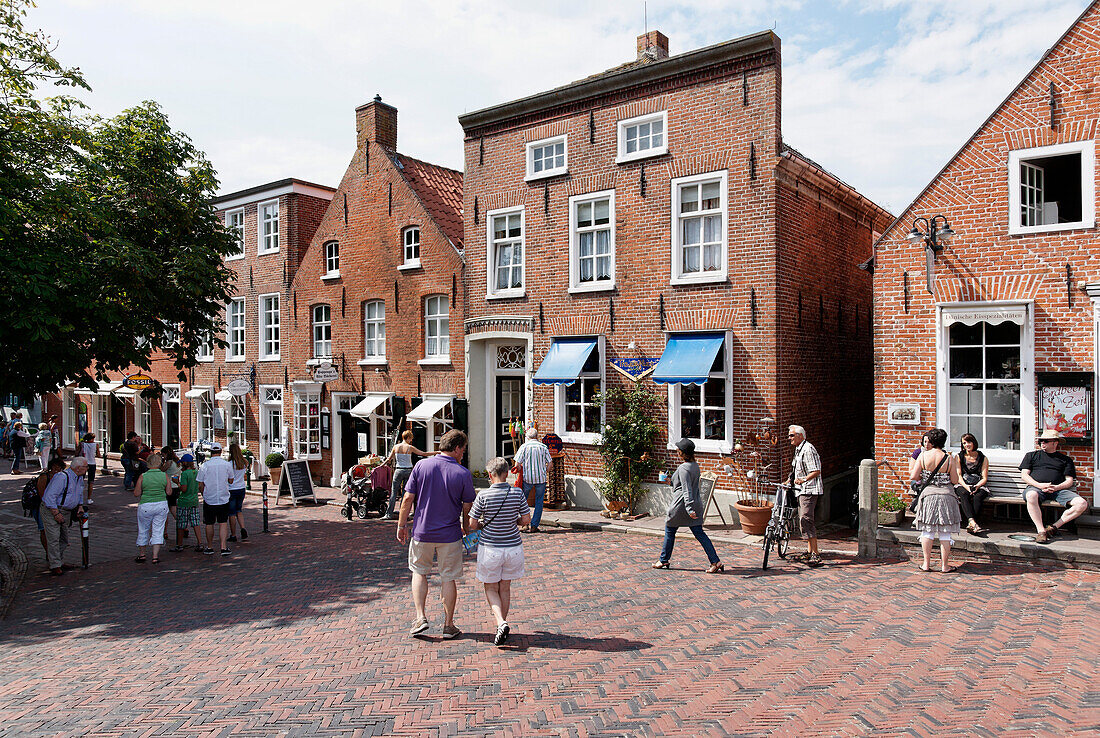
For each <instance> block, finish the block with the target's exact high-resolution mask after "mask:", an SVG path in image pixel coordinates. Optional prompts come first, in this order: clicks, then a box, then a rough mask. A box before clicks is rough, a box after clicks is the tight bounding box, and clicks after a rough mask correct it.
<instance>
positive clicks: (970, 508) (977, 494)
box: [955, 433, 990, 536]
mask: <svg viewBox="0 0 1100 738" xmlns="http://www.w3.org/2000/svg"><path fill="white" fill-rule="evenodd" d="M959 446H960V450H959V483H958V484H957V485H955V495H956V496H957V497H958V498H959V506H960V507H961V508H962V513H963V515H964V516H965V517H966V518H967V520H968V521H969V522H968V523H967V525H966V530H967V532H968V533H970V534H971V535H975V536H984V535H985V534H986V532H987V531H986V529H985V528H983V527H982V526H981V525H979V524H978V513H980V512H981V511H982V503H983V502H985V498H987V497H989V494H990V492H989V488H988V487H986V484H987V483H988V482H989V459H987V458H986V457H985V454H983V453H982V452H981V450H980V449H979V448H978V439H977V438H975V437H974V434H973V433H963V435H962V438H961V439H960V442H959Z"/></svg>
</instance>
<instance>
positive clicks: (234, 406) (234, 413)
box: [226, 397, 247, 447]
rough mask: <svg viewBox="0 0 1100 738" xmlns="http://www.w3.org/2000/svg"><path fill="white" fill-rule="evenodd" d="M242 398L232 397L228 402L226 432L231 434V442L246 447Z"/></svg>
mask: <svg viewBox="0 0 1100 738" xmlns="http://www.w3.org/2000/svg"><path fill="white" fill-rule="evenodd" d="M244 418H245V415H244V397H234V398H233V399H232V400H230V401H229V423H227V427H226V430H227V431H229V433H232V434H233V440H234V441H236V442H237V443H239V444H240V445H241V446H242V447H244V446H245V445H246V440H247V438H246V436H245V432H244V431H245V419H244Z"/></svg>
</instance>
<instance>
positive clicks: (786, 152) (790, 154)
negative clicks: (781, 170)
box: [779, 141, 894, 218]
mask: <svg viewBox="0 0 1100 738" xmlns="http://www.w3.org/2000/svg"><path fill="white" fill-rule="evenodd" d="M779 156H780V158H783V159H787V160H788V161H791V162H795V163H796V164H797V165H799V166H802V167H805V168H807V169H810V170H812V171H815V172H817V173H818V175H819V176H821V177H824V178H825V179H827V180H830V181H832V182H833V183H834V186H836V187H837V188H838V189H840V190H843V191H845V192H847V193H849V194H850V195H853V196H855V198H856V200H857V201H860V202H864V203H867V205H868V206H869V207H870V208H872V209H874V210H878V211H880V212H881V213H883V214H884V215H885V217H887V218H893V217H894V214H893V213H891V212H890V211H889V210H887V209H886V208H884V207H883V206H881V205H879V204H878V203H877V202H875V201H874V200H872V199H871V198H869V197H867V196H866V195H864V194H863V193H862V192H860V191H859V190H857V189H856V188H855V187H854V186H852V185H850V184H848V183H847V182H845V181H844V180H843V179H841V178H840V177H838V176H836V175H835V174H833V173H832V172H830V171H829V170H828V169H826V168H825V167H823V166H822V165H821V164H819V163H817V162H816V161H814V160H813V159H811V158H810V157H808V156H806V155H805V154H803V153H802V152H801V151H799V150H798V149H796V148H795V147H793V146H791V145H790V144H788V143H787V142H786V141H784V142H783V149H782V151H781V152H780V154H779Z"/></svg>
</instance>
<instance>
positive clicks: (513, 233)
mask: <svg viewBox="0 0 1100 738" xmlns="http://www.w3.org/2000/svg"><path fill="white" fill-rule="evenodd" d="M485 220H486V222H487V223H488V226H489V233H488V243H489V249H488V253H489V262H488V266H489V268H488V269H487V272H488V279H489V283H488V297H489V298H493V297H522V296H523V249H524V244H523V240H524V239H523V229H524V214H523V209H522V208H520V209H517V210H511V211H507V212H498V213H490V214H489V215H488V217H487V218H486V219H485Z"/></svg>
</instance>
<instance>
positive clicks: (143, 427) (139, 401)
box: [134, 396, 201, 439]
mask: <svg viewBox="0 0 1100 738" xmlns="http://www.w3.org/2000/svg"><path fill="white" fill-rule="evenodd" d="M149 404H150V403H149V400H147V399H145V398H144V397H140V396H137V397H135V398H134V417H135V419H136V420H137V423H136V426H137V427H136V428H134V431H135V432H136V433H137V434H138V435H139V436H141V437H142V438H144V439H148V438H152V437H153V414H152V410H151V408H150V407H149ZM200 437H201V436H200Z"/></svg>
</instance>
